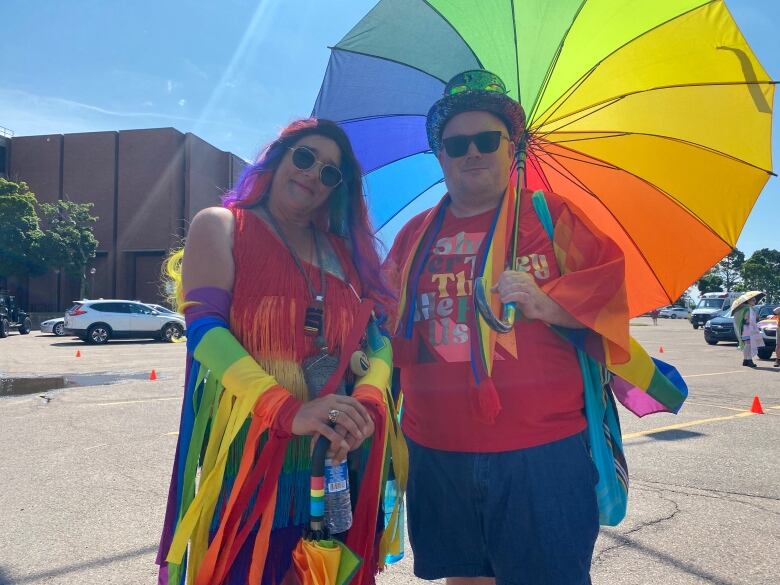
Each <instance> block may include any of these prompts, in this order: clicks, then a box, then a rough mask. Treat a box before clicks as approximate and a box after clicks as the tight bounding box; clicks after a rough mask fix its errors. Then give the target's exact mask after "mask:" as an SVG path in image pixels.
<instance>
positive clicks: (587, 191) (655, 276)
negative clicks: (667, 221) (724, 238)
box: [538, 153, 698, 302]
mask: <svg viewBox="0 0 780 585" xmlns="http://www.w3.org/2000/svg"><path fill="white" fill-rule="evenodd" d="M547 154H548V155H549V154H550V153H547ZM550 156H551V157H552V158H553V160H555V157H554V155H550ZM538 160H539V163H540V164H546V165H547V166H549V167H550V168H551V169H552V170H553V171H555V172H556V173H558V174H559V175H561V176H562V177H563V178H564V179H566V180H568V181H571V182H572V183H574V184H575V185H577V186H579V187H581V188H582V190H583V191H585V192H586V193H588V194H589V195H590V196H591V197H593V198H594V199H596V200H597V201H599V202H600V203H601V204H602V206H603V207H604V209H606V211H607V213H609V215H610V216H612V218H613V219H614V220H615V223H616V224H617V225H619V226H620V229H621V230H622V231H623V233H624V234H625V236H626V238H628V241H629V242H631V245H632V246H634V249H635V250H636V251H637V253H638V254H639V256H640V257H641V258H642V260H643V261H644V262H645V264H646V265H647V266H648V267H651V266H652V264H650V261H649V260H648V259H647V256H645V253H644V252H643V251H642V248H640V247H639V244H637V242H636V240H635V239H634V238H633V236H632V235H631V234H630V233H628V230H626V228H625V227H624V226H623V224H622V223H620V221H619V220H618V218H617V217H616V216H615V214H614V213H613V212H612V210H611V209H610V208H609V207H608V206H607V205H605V204H604V202H603V201H601V199H600V198H599V196H598V195H596V193H594V192H593V191H592V190H591V189H590V188H588V186H587V185H585V184H584V183H582V182H581V181H579V179H578V180H577V181H573V180H572V179H571V178H569V177H568V176H566V175H565V174H564V173H562V172H561V171H560V170H559V169H557V168H555V166H553V165H552V164H550V163H549V162H547V161H545V160H542V159H538ZM555 162H556V163H558V161H557V160H556V161H555ZM558 164H560V163H558ZM561 166H562V165H561ZM563 168H564V170H565V168H566V167H563ZM697 219H698V218H697ZM650 273H651V274H652V275H653V278H654V279H655V281H656V282H657V283H658V285H659V286H660V287H661V290H662V291H664V293H665V294H666V297H667V298H668V299H669V302H672V300H671V299H672V297H671V295H670V294H669V291H668V290H666V286H664V283H663V282H661V279H660V278H658V275H657V274H656V272H655V270H653V269H652V268H651V269H650Z"/></svg>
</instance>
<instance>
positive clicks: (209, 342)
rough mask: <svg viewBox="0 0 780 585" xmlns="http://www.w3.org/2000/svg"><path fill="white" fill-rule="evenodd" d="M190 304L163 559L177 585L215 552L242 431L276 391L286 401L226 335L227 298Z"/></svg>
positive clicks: (212, 295) (164, 572) (164, 576)
mask: <svg viewBox="0 0 780 585" xmlns="http://www.w3.org/2000/svg"><path fill="white" fill-rule="evenodd" d="M188 301H189V306H188V308H187V309H186V310H185V313H186V314H187V317H188V331H187V345H188V360H187V361H188V368H187V384H186V390H185V396H184V405H183V408H182V417H181V423H180V431H179V441H178V444H177V448H176V460H175V464H174V474H173V478H172V481H171V489H170V491H169V501H168V510H167V513H166V521H165V527H164V530H163V537H162V541H161V544H160V551H159V553H158V563H159V564H160V565H161V571H160V582H161V583H169V584H171V585H173V584H178V583H181V582H183V580H184V573H185V571H184V566H187V571H186V574H187V582H188V583H194V580H195V576H196V575H197V573H198V570H199V567H200V564H201V562H202V560H203V558H204V556H205V554H206V550H207V549H208V536H209V534H208V531H209V526H210V524H211V521H212V517H213V514H214V510H215V508H216V504H217V500H218V497H219V493H220V490H221V487H222V480H223V478H224V473H225V464H226V460H227V455H228V450H229V448H230V446H231V445H232V443H233V442H234V441H235V439H236V436H237V435H238V434H239V431H240V429H241V427H242V426H243V425H244V423H245V421H246V420H247V418H249V416H250V413H252V411H253V409H255V408H256V405H257V404H258V401H259V399H260V397H261V396H263V395H264V394H266V393H267V392H269V391H271V390H272V389H275V390H278V391H281V392H283V393H285V394H286V391H284V389H283V388H281V387H280V386H279V385H278V383H277V382H276V380H275V379H274V378H273V377H272V376H271V375H269V374H268V373H267V372H266V371H265V370H263V369H262V368H261V367H260V366H259V365H258V364H257V362H255V360H254V359H253V358H252V357H251V356H250V355H249V354H248V353H247V352H246V350H245V349H244V348H243V347H242V346H241V344H240V343H239V342H238V341H237V340H236V339H235V337H233V335H232V334H231V333H230V331H229V330H228V329H227V322H226V317H227V310H226V308H227V307H228V306H229V295H228V293H226V292H225V291H219V289H199V290H197V291H193V292H192V293H191V294H190V295H188ZM220 307H222V308H220ZM288 396H289V395H288ZM289 399H290V400H294V399H293V398H292V396H289ZM199 466H200V481H199V484H198V490H197V493H196V490H195V485H196V480H195V478H196V474H197V470H198V467H199ZM188 547H189V558H188V559H187V558H186V554H185V553H186V551H187V548H188Z"/></svg>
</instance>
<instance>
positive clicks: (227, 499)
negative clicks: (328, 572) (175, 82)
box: [157, 119, 406, 585]
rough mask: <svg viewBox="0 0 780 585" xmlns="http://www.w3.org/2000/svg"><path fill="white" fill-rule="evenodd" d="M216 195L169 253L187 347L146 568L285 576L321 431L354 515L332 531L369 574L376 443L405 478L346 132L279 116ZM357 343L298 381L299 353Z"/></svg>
mask: <svg viewBox="0 0 780 585" xmlns="http://www.w3.org/2000/svg"><path fill="white" fill-rule="evenodd" d="M223 205H224V206H223V207H213V208H208V209H205V210H203V211H201V212H200V213H198V214H197V215H196V216H195V218H194V220H193V222H192V225H191V227H190V230H189V234H188V238H187V244H186V247H185V249H184V251H183V260H182V256H181V253H179V254H174V255H173V256H172V257H171V259H170V260H169V262H168V272H169V274H170V276H171V277H173V278H174V280H175V281H176V282H177V285H178V288H177V300H178V301H179V303H180V305H181V307H182V308H183V311H184V314H185V317H186V319H187V333H188V335H187V346H188V353H187V380H186V388H185V395H184V404H183V408H182V415H181V425H180V433H179V442H178V445H177V449H176V456H175V461H174V467H173V474H172V480H171V487H170V490H169V497H168V506H167V510H166V518H165V525H164V529H163V535H162V538H161V543H160V549H159V552H158V558H157V563H158V564H159V565H160V577H159V582H160V583H162V584H169V585H178V584H179V583H185V582H186V583H188V584H190V583H192V584H197V585H217V584H221V583H228V584H239V583H240V584H242V585H243V584H245V583H252V584H259V583H263V584H272V585H275V584H285V585H286V584H288V583H296V582H297V581H298V579H297V576H296V574H295V571H294V570H293V569H292V568H291V555H292V551H293V548H294V547H295V545H296V544H297V542H298V541H299V540H300V538H301V535H302V533H303V528H304V526H305V525H307V523H308V520H309V488H310V483H309V482H310V466H311V460H310V444H311V439H312V437H315V438H316V437H317V436H319V435H323V436H325V437H326V438H327V439H328V440H330V442H331V448H330V452H329V455H330V457H331V458H332V459H333V460H334V461H336V462H338V461H342V460H344V459H345V458H347V455H348V453H349V466H350V475H351V477H352V478H353V479H354V481H353V482H352V483H353V486H352V487H353V498H352V505H353V510H354V514H353V524H352V527H351V528H350V529H349V530H348V531H347V532H346V533H344V534H343V535H339V536H340V538H343V540H344V542H345V543H346V545H347V546H348V547H349V548H351V549H352V550H353V551H354V552H355V553H357V554H358V556H360V557H361V558H362V560H363V563H362V565H361V567H360V569H359V570H358V572H357V573H356V575H355V577H354V578H353V580H352V583H355V584H360V585H363V584H370V583H373V580H374V574H375V572H376V571H377V569H378V568H381V565H382V563H383V559H384V551H386V550H387V547H388V546H389V541H391V540H393V539H394V538H397V534H395V533H396V532H397V529H396V528H393V529H392V530H385V531H384V533H385V534H384V537H383V538H381V536H382V535H381V533H380V532H378V531H377V519H378V517H379V514H380V510H379V502H380V497H381V491H382V486H383V479H384V478H385V477H386V474H387V472H388V468H387V465H385V459H386V458H385V455H386V453H387V454H389V453H390V452H391V451H392V453H393V455H394V457H393V466H394V472H395V475H396V478H398V477H399V473H400V476H401V477H402V478H404V480H405V475H406V472H405V467H406V453H405V445H404V444H403V439H402V437H401V436H400V434H398V433H399V431H398V430H397V429H396V428H395V426H394V425H393V424H392V422H390V423H389V424H388V421H390V420H391V417H392V416H393V414H392V413H393V412H394V406H393V404H392V398H391V397H390V393H389V391H388V390H389V385H390V377H391V376H390V372H391V365H390V363H389V358H388V355H391V353H390V350H389V347H390V346H389V342H388V341H387V339H386V337H384V336H383V335H381V334H380V333H379V328H378V327H377V322H376V321H375V320H373V319H372V315H376V314H380V315H381V314H383V313H384V309H385V304H386V303H387V302H388V300H389V299H388V297H387V296H386V295H385V293H384V291H385V288H384V287H383V285H382V283H381V281H380V278H379V257H378V254H377V251H376V247H375V240H374V238H373V236H372V229H371V226H370V225H369V220H368V214H367V209H366V203H365V200H364V196H363V192H362V183H361V172H360V167H359V163H358V161H357V159H356V158H355V155H354V153H353V150H352V147H351V145H350V143H349V140H348V138H347V136H346V135H345V134H344V132H343V130H341V128H339V127H338V126H337V125H336V124H335V123H333V122H330V121H327V120H317V119H307V120H299V121H296V122H294V123H292V124H290V125H289V126H288V127H287V128H286V129H284V130H283V131H282V132H281V134H280V136H279V137H278V138H277V139H276V140H275V141H274V142H272V143H271V144H270V145H269V146H268V147H267V148H265V150H264V151H263V152H262V153H261V155H260V156H259V158H258V160H257V162H256V163H255V164H253V165H250V166H249V167H248V168H247V169H246V170H245V172H244V174H243V176H242V177H241V180H240V181H239V183H238V186H237V187H236V189H235V190H233V191H231V192H230V193H228V194H227V196H226V197H225V198H224V201H223ZM369 294H370V296H371V300H369V299H367V298H364V297H368V296H369ZM372 333H373V337H372V336H371V335H370V334H372ZM372 339H373V340H372ZM366 340H368V341H366ZM366 345H368V346H369V347H366ZM361 348H365V350H366V351H367V352H368V357H369V360H368V362H367V363H368V364H370V365H369V366H368V372H356V373H355V375H350V373H349V372H347V373H346V375H345V376H344V377H343V378H342V377H341V376H338V375H336V376H332V377H331V379H329V381H328V383H326V384H325V385H324V387H322V388H321V389H319V393H317V389H316V388H315V389H312V388H310V387H309V385H307V380H306V379H305V377H304V376H305V374H304V366H305V364H307V363H310V362H311V360H312V359H315V360H316V358H317V357H318V356H323V355H327V356H328V357H331V359H332V358H334V357H335V358H336V360H337V361H339V367H338V368H337V370H338V371H343V370H346V369H347V368H346V363H347V361H348V360H349V358H350V356H351V355H353V354H354V353H356V352H359V351H360V350H361ZM379 350H381V351H382V352H383V353H382V359H375V358H377V357H378V353H377V351H379ZM372 352H374V353H372ZM339 356H340V357H339ZM365 363H366V361H365V360H364V365H365ZM359 373H364V374H365V375H364V376H362V377H359V376H358V374H359ZM337 387H341V388H342V390H341V391H340V392H336V391H335V390H336V389H337ZM198 472H199V473H200V476H199V479H198V481H197V482H196V479H195V478H196V475H197V473H198ZM196 483H197V490H196ZM354 488H357V490H354ZM356 491H357V493H356ZM394 517H397V514H395V515H394ZM391 524H392V522H391ZM380 526H381V524H380Z"/></svg>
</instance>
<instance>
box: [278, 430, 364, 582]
mask: <svg viewBox="0 0 780 585" xmlns="http://www.w3.org/2000/svg"><path fill="white" fill-rule="evenodd" d="M329 446H330V443H329V441H328V439H327V438H325V437H323V436H320V438H319V439H318V440H317V443H316V444H315V446H314V451H313V453H312V458H311V463H312V465H311V491H310V500H309V505H310V510H309V528H308V530H307V531H306V533H305V534H304V536H303V538H302V539H301V540H300V541H299V542H298V544H297V545H296V547H295V549H294V550H293V553H292V556H293V567H294V569H295V574H296V575H297V577H298V581H299V582H300V584H301V585H347V584H348V583H349V582H350V581H351V580H352V577H353V576H354V575H355V573H356V572H357V570H358V568H359V567H360V564H361V562H362V561H361V559H360V557H358V556H357V555H356V554H355V553H354V552H353V551H352V550H351V549H350V548H349V547H347V545H345V544H344V543H343V542H341V541H339V540H336V539H332V538H330V535H329V534H328V528H327V526H326V524H325V457H326V454H327V451H328V448H329Z"/></svg>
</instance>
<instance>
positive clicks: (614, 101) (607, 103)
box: [537, 96, 625, 138]
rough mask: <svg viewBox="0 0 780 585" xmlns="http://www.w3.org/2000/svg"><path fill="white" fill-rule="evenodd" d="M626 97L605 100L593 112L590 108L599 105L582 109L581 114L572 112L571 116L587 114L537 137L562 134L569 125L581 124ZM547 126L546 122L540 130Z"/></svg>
mask: <svg viewBox="0 0 780 585" xmlns="http://www.w3.org/2000/svg"><path fill="white" fill-rule="evenodd" d="M624 97H625V96H620V97H616V98H612V99H609V100H605V101H604V102H603V103H602V104H601V105H600V106H599V107H598V108H596V109H595V110H592V109H590V108H593V107H594V106H596V105H598V104H593V105H591V106H588V107H587V108H582V109H581V110H580V111H579V112H572V113H571V114H570V115H575V114H578V113H580V112H585V113H584V114H583V115H582V116H580V117H579V118H575V119H574V120H569V121H568V122H566V124H564V125H563V126H560V127H558V128H555V129H553V130H548V131H547V132H542V133H540V134H538V135H537V136H539V137H540V138H545V137H547V136H549V135H550V134H553V133H554V132H560V131H561V130H562V129H563V128H566V126H569V125H571V124H574V123H576V122H579V121H580V120H584V119H585V118H587V117H588V116H590V115H592V114H595V113H596V112H600V111H601V110H603V109H604V108H608V107H609V106H611V105H613V104H615V103H617V102H619V101H620V100H621V99H623V98H624ZM588 110H590V111H588ZM559 119H565V118H559ZM556 121H557V120H553V122H556ZM546 125H547V122H545V123H544V124H543V125H541V126H540V128H542V127H544V126H546Z"/></svg>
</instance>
